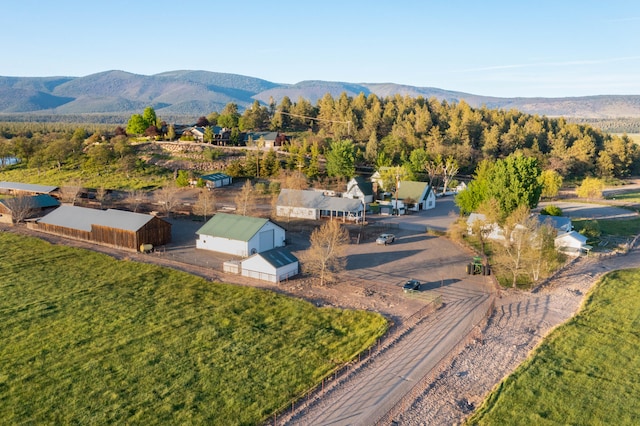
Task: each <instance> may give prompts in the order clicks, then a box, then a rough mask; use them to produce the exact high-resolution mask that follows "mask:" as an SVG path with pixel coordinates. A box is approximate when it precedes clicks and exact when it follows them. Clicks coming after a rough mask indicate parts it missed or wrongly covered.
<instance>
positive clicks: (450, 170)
mask: <svg viewBox="0 0 640 426" xmlns="http://www.w3.org/2000/svg"><path fill="white" fill-rule="evenodd" d="M458 170H460V168H459V167H458V162H457V161H456V160H455V159H454V158H453V157H447V159H446V160H445V161H444V163H443V164H442V193H443V194H444V193H446V192H447V186H449V182H451V179H453V178H454V177H455V175H457V174H458Z"/></svg>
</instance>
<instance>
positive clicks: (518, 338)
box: [396, 249, 640, 425]
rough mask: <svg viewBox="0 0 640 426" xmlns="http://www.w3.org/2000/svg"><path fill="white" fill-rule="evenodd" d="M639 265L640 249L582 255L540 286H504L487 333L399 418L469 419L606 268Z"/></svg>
mask: <svg viewBox="0 0 640 426" xmlns="http://www.w3.org/2000/svg"><path fill="white" fill-rule="evenodd" d="M637 267H640V250H638V249H635V250H632V251H631V252H630V253H628V254H626V255H617V256H612V257H608V258H599V257H597V256H592V257H582V258H579V259H577V260H576V261H574V262H573V263H572V264H571V265H570V266H568V267H567V268H565V269H564V270H563V271H562V272H561V273H560V274H559V275H557V276H556V277H555V278H553V279H552V280H551V281H549V282H548V283H547V285H545V286H544V287H543V288H542V289H540V290H539V291H537V292H531V293H530V292H520V291H505V292H503V294H502V296H501V297H500V298H499V299H498V300H497V301H496V309H495V311H494V315H493V316H492V317H491V318H490V321H489V323H488V324H487V326H486V328H485V329H484V330H483V334H482V338H481V339H478V340H476V342H475V343H473V344H470V345H467V346H466V347H465V348H464V349H463V351H462V352H461V353H460V354H458V355H457V356H456V357H455V358H454V360H453V361H452V362H451V363H450V364H449V365H448V366H447V367H446V369H445V370H444V371H443V372H442V373H441V374H440V375H439V376H438V377H437V378H436V380H434V381H433V382H432V383H430V384H429V386H428V387H427V389H426V391H424V392H423V393H422V394H421V395H420V396H419V397H418V398H416V399H415V400H414V401H413V402H412V403H411V404H410V408H408V409H407V410H406V411H405V412H404V413H402V415H400V416H398V417H397V419H396V421H397V424H400V425H452V424H459V423H461V422H463V421H464V419H466V418H467V417H468V416H469V415H470V414H471V413H472V412H473V410H474V409H475V408H476V407H478V406H479V405H480V404H481V403H482V401H483V400H484V399H485V397H486V396H487V394H488V393H489V392H490V391H491V390H492V389H493V388H494V386H496V385H497V384H498V383H499V382H500V381H501V380H502V379H503V378H505V377H506V376H507V375H509V374H510V373H511V372H512V371H513V370H514V369H515V368H516V367H518V365H520V364H521V363H522V362H523V361H524V360H525V359H527V357H529V356H530V355H531V352H532V350H533V349H535V347H536V346H537V345H538V344H539V343H540V342H541V341H542V340H543V339H544V337H545V336H547V335H548V334H549V332H550V331H552V330H553V329H554V328H556V327H557V326H558V325H560V324H562V323H564V322H565V321H567V320H568V319H569V318H571V317H572V316H573V315H575V313H576V312H578V310H579V309H580V307H581V306H582V304H583V302H584V300H585V296H586V295H587V293H588V292H589V290H591V288H592V287H593V286H594V284H596V283H597V282H598V280H599V279H600V278H601V277H602V276H603V275H604V274H605V273H607V272H609V271H612V270H617V269H626V268H637Z"/></svg>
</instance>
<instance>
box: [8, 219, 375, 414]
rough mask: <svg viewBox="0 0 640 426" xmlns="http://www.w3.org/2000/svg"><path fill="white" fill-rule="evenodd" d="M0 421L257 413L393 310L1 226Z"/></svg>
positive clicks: (346, 356) (332, 361)
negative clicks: (213, 277) (238, 282)
mask: <svg viewBox="0 0 640 426" xmlns="http://www.w3.org/2000/svg"><path fill="white" fill-rule="evenodd" d="M0 248H1V250H0V271H1V275H0V324H2V326H1V327H0V342H2V344H1V345H0V419H2V420H1V421H0V423H2V424H34V425H35V424H108V423H112V424H113V423H115V424H144V425H154V424H155V425H157V424H163V425H164V424H181V425H183V424H208V425H234V424H242V425H249V424H260V423H262V422H263V421H264V420H265V419H267V418H270V417H271V415H272V414H273V413H274V412H275V411H277V410H279V409H281V408H283V407H287V406H290V405H291V401H292V400H293V399H296V398H297V397H299V396H301V395H303V394H304V393H305V392H306V391H307V390H308V389H310V388H311V387H312V386H314V385H316V384H317V383H319V381H321V380H322V378H323V377H326V376H327V375H329V374H331V372H332V371H333V370H334V369H335V368H336V367H338V366H340V365H343V364H344V363H345V362H346V361H349V360H351V359H353V357H354V356H357V354H358V353H359V352H360V351H363V350H365V349H366V348H367V347H369V346H370V345H372V344H373V343H375V341H376V339H377V338H378V337H380V336H381V335H382V334H383V333H384V332H385V331H386V329H387V322H386V320H385V319H384V318H383V317H382V316H380V315H378V314H375V313H371V312H364V311H350V310H340V309H334V308H317V307H315V306H314V305H313V304H311V303H308V302H305V301H301V300H297V299H292V298H288V297H285V296H282V295H279V294H277V293H274V292H269V291H264V290H258V289H255V288H249V287H241V286H234V285H229V284H223V283H212V282H208V281H206V280H204V279H201V278H199V277H195V276H192V275H189V274H186V273H183V272H179V271H175V270H171V269H167V268H162V267H158V266H154V265H147V264H139V263H136V262H132V261H118V260H115V259H113V258H111V257H108V256H106V255H102V254H98V253H95V252H91V251H86V250H80V249H75V248H70V247H64V246H54V245H50V244H49V243H46V242H43V241H41V240H39V239H35V238H28V237H21V236H16V235H14V234H11V233H9V232H2V233H0Z"/></svg>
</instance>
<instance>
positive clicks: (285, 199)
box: [276, 188, 364, 222]
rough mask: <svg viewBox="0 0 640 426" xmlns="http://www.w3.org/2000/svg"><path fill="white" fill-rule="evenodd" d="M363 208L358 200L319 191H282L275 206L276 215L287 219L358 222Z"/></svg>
mask: <svg viewBox="0 0 640 426" xmlns="http://www.w3.org/2000/svg"><path fill="white" fill-rule="evenodd" d="M363 210H364V207H363V205H362V201H360V200H358V199H355V200H354V199H351V198H342V197H331V196H327V195H324V194H323V193H322V192H320V191H312V190H302V189H286V188H285V189H282V190H280V195H279V196H278V201H277V204H276V215H277V216H281V217H289V218H294V217H295V218H300V219H312V220H317V219H320V218H337V219H342V221H347V220H351V221H355V222H357V221H359V220H361V218H362V212H363Z"/></svg>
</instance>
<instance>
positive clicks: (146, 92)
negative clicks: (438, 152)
mask: <svg viewBox="0 0 640 426" xmlns="http://www.w3.org/2000/svg"><path fill="white" fill-rule="evenodd" d="M343 92H345V93H346V94H347V95H348V96H357V95H358V94H360V93H364V94H365V95H369V94H375V95H377V96H379V97H382V98H384V97H387V96H395V95H401V96H410V97H418V96H422V97H424V98H427V99H429V98H432V97H435V98H437V99H438V100H440V101H442V100H446V101H447V102H459V101H461V100H464V101H465V102H467V103H468V104H469V105H471V106H472V107H481V106H483V105H486V106H487V107H488V108H500V109H507V110H508V109H517V110H519V111H522V112H525V113H529V114H538V115H546V116H549V117H558V116H564V117H567V118H597V119H603V118H638V117H640V95H598V96H584V97H567V98H542V97H540V98H499V97H491V96H480V95H473V94H470V93H463V92H455V91H450V90H444V89H438V88H433V87H415V86H407V85H400V84H394V83H345V82H331V81H319V80H314V81H302V82H299V83H296V84H278V83H272V82H270V81H266V80H262V79H259V78H254V77H247V76H243V75H237V74H226V73H217V72H210V71H190V70H179V71H168V72H163V73H160V74H155V75H140V74H133V73H129V72H126V71H117V70H114V71H105V72H101V73H97V74H91V75H88V76H85V77H2V76H0V113H3V114H60V115H66V114H131V113H139V112H141V111H142V110H143V109H144V108H145V107H147V106H153V107H154V109H155V110H156V112H157V113H158V115H163V114H165V115H193V116H200V115H206V114H208V113H210V112H212V111H221V110H222V109H223V108H224V106H225V105H227V104H228V103H230V102H233V103H236V104H237V105H238V107H239V108H240V110H244V109H245V108H247V107H249V106H251V104H253V102H254V101H255V100H258V101H260V102H263V103H265V104H268V103H269V102H270V99H273V100H275V101H276V102H280V101H281V100H282V98H283V97H285V96H288V97H289V99H291V101H292V102H297V101H298V99H299V98H301V97H302V98H304V99H307V100H309V101H310V102H311V103H312V104H314V105H315V104H316V102H317V101H318V99H320V98H321V97H322V96H324V95H325V94H327V93H330V94H331V95H332V96H333V97H334V98H335V97H338V96H340V94H342V93H343Z"/></svg>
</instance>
